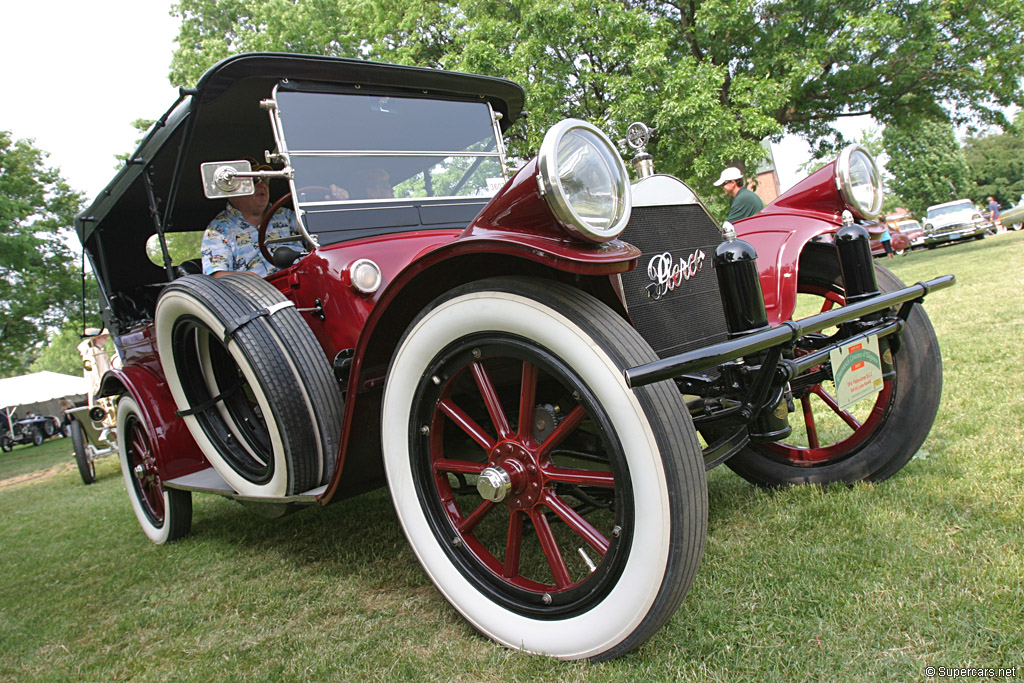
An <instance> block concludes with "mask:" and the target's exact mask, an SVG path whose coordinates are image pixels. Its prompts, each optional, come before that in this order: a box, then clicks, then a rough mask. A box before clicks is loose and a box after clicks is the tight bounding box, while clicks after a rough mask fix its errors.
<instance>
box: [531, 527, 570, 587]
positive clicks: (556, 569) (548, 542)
mask: <svg viewBox="0 0 1024 683" xmlns="http://www.w3.org/2000/svg"><path fill="white" fill-rule="evenodd" d="M530 521H532V522H533V528H534V530H535V531H536V532H537V539H538V540H540V547H541V549H542V550H543V551H544V558H545V559H546V560H547V561H548V567H550V568H551V575H552V577H554V579H555V585H556V586H558V588H567V587H568V586H569V584H571V583H572V578H571V577H570V576H569V568H568V567H567V566H566V565H565V560H564V559H563V558H562V552H561V551H560V550H559V549H558V542H557V541H556V540H555V536H554V534H552V533H551V527H550V526H549V525H548V520H547V517H545V516H544V513H543V512H541V511H540V509H539V508H537V507H534V508H531V509H530Z"/></svg>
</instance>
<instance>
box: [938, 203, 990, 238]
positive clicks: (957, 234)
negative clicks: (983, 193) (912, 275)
mask: <svg viewBox="0 0 1024 683" xmlns="http://www.w3.org/2000/svg"><path fill="white" fill-rule="evenodd" d="M985 232H986V226H985V221H984V219H983V217H982V215H981V212H980V211H978V209H977V207H975V206H974V202H972V201H971V200H970V199H957V200H955V201H952V202H945V203H944V204H935V205H934V206H929V207H928V212H927V214H926V216H925V221H924V233H925V235H924V245H925V246H926V247H928V248H929V249H934V248H935V247H937V246H938V245H940V244H945V243H946V242H957V241H960V240H967V239H971V238H972V237H973V238H974V239H978V240H981V239H985Z"/></svg>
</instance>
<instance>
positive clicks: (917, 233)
mask: <svg viewBox="0 0 1024 683" xmlns="http://www.w3.org/2000/svg"><path fill="white" fill-rule="evenodd" d="M889 231H890V233H891V232H893V231H895V232H898V233H899V234H900V235H902V236H903V237H904V238H906V240H907V242H908V243H909V245H910V246H909V248H910V249H921V248H923V247H924V235H925V233H924V227H923V226H922V225H921V223H920V222H919V221H917V220H915V219H913V218H909V219H907V220H902V221H893V222H892V223H890V224H889ZM896 253H897V254H902V252H900V251H899V250H898V249H897V250H896Z"/></svg>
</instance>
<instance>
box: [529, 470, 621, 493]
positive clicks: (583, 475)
mask: <svg viewBox="0 0 1024 683" xmlns="http://www.w3.org/2000/svg"><path fill="white" fill-rule="evenodd" d="M543 472H544V476H545V477H547V479H548V480H550V481H557V482H562V483H565V484H580V485H581V486H598V487H600V488H603V489H613V488H615V477H614V476H613V475H612V473H611V472H595V471H592V470H572V469H565V468H562V467H551V466H548V467H545V468H543Z"/></svg>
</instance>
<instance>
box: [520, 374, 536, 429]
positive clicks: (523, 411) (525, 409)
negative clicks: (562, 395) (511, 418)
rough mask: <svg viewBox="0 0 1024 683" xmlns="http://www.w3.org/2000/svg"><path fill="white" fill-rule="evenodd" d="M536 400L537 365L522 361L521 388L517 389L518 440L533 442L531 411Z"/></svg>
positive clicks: (532, 411)
mask: <svg viewBox="0 0 1024 683" xmlns="http://www.w3.org/2000/svg"><path fill="white" fill-rule="evenodd" d="M536 400H537V366H536V365H534V364H533V363H528V362H526V361H523V374H522V388H521V389H520V391H519V440H520V441H521V442H523V443H533V413H534V408H535V407H536Z"/></svg>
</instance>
